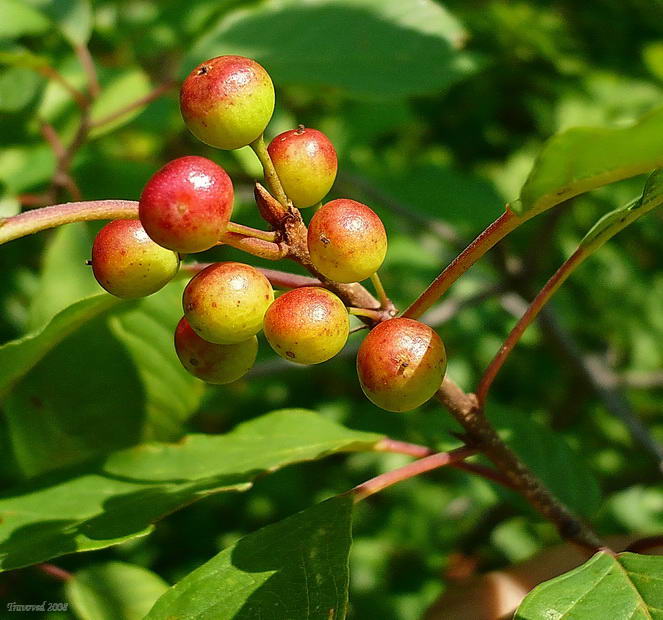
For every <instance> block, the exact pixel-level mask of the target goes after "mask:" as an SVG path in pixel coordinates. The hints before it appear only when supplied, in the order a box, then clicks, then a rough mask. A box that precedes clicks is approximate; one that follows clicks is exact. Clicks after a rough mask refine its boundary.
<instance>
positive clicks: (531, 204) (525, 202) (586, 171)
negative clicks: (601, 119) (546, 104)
mask: <svg viewBox="0 0 663 620" xmlns="http://www.w3.org/2000/svg"><path fill="white" fill-rule="evenodd" d="M662 136H663V108H658V109H656V110H654V111H653V112H651V113H649V114H647V115H646V116H644V117H643V118H641V119H640V120H639V121H638V122H637V123H635V124H633V125H630V126H628V127H591V128H590V127H577V128H574V129H569V130H567V131H564V132H562V133H560V134H558V135H556V136H553V137H552V138H551V139H550V140H548V142H547V143H546V144H545V145H544V147H543V149H542V150H541V152H540V154H539V156H538V157H537V159H536V160H535V162H534V166H533V168H532V170H531V172H530V174H529V176H528V177H527V180H526V181H525V185H523V187H522V189H521V190H520V198H519V200H517V201H515V202H513V203H512V205H511V208H512V209H513V210H514V211H516V212H517V213H519V214H528V215H532V214H535V213H540V212H541V211H545V210H546V209H549V208H550V207H554V206H555V205H557V204H559V203H561V202H564V201H565V200H568V199H569V198H572V197H573V196H577V195H578V194H582V193H583V192H587V191H589V190H591V189H595V188H597V187H601V186H603V185H607V184H608V183H614V182H615V181H619V180H621V179H625V178H628V177H632V176H636V175H638V174H644V173H646V172H649V171H651V170H654V169H655V168H660V167H663V140H662V139H661V137H662Z"/></svg>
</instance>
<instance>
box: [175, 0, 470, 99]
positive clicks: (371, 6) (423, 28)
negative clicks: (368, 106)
mask: <svg viewBox="0 0 663 620" xmlns="http://www.w3.org/2000/svg"><path fill="white" fill-rule="evenodd" d="M293 35H296V36H293ZM464 38H465V32H464V30H463V28H462V26H461V25H460V24H459V23H458V21H457V20H456V19H455V18H454V17H453V16H452V15H450V14H449V13H448V12H447V11H446V10H445V9H444V8H443V7H442V6H441V5H440V4H437V3H435V2H433V1H432V0H310V1H308V2H298V1H297V0H277V1H274V2H263V3H261V4H259V5H258V6H255V7H252V8H249V9H240V10H236V11H234V12H232V13H229V14H227V15H225V16H223V17H222V18H221V20H220V21H219V22H218V23H217V24H216V26H215V27H213V28H212V29H211V30H210V31H209V32H208V33H207V34H206V35H205V36H203V38H201V39H200V41H199V42H198V43H197V44H196V45H195V46H194V48H193V49H192V51H191V53H190V55H189V57H188V59H187V60H186V62H185V66H184V70H185V73H188V72H189V71H191V69H192V68H193V67H194V66H195V65H196V64H198V63H200V62H202V61H203V60H205V59H207V58H211V57H213V56H219V55H222V54H240V55H244V56H248V57H250V58H255V59H256V60H258V61H259V62H261V63H263V64H264V65H265V67H266V69H267V70H268V71H269V72H270V74H271V75H272V77H273V79H274V80H275V81H276V82H277V83H279V84H307V85H309V86H334V87H338V88H341V89H343V90H344V91H346V92H347V93H350V94H352V95H360V96H373V97H375V96H400V97H405V96H409V95H414V94H421V93H429V92H436V91H439V90H442V89H444V88H446V87H447V86H449V85H450V84H451V83H453V82H454V81H456V80H458V79H460V78H461V77H463V76H465V75H467V74H468V73H469V72H471V71H472V69H473V67H474V63H473V61H472V60H471V59H470V58H469V57H468V56H467V55H466V54H463V53H460V52H459V48H460V47H461V46H462V43H463V40H464Z"/></svg>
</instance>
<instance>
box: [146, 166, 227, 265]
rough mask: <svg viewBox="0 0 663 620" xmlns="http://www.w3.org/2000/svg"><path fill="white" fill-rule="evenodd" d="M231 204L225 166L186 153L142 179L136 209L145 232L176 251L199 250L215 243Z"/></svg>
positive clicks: (223, 227) (224, 223)
mask: <svg viewBox="0 0 663 620" xmlns="http://www.w3.org/2000/svg"><path fill="white" fill-rule="evenodd" d="M232 207H233V185H232V181H231V180H230V177H229V176H228V175H227V174H226V171H225V170H224V169H223V168H221V166H218V165H217V164H215V163H214V162H213V161H210V160H209V159H206V158H204V157H197V156H195V155H190V156H187V157H180V158H178V159H174V160H173V161H171V162H169V163H167V164H166V165H165V166H164V167H163V168H161V170H159V171H158V172H156V173H155V174H154V175H153V176H152V178H151V179H150V180H149V181H148V182H147V184H146V185H145V188H144V189H143V193H142V194H141V197H140V203H139V205H138V215H139V217H140V221H141V222H142V223H143V226H144V227H145V230H146V231H147V234H148V235H150V237H152V239H154V241H156V242H157V243H158V244H159V245H162V246H163V247H165V248H169V249H171V250H175V251H176V252H182V253H186V254H188V253H190V252H202V251H203V250H207V249H209V248H211V247H212V246H214V245H216V243H217V242H218V241H219V238H220V237H221V235H222V233H223V232H224V231H225V230H226V227H227V225H228V220H229V219H230V214H231V212H232Z"/></svg>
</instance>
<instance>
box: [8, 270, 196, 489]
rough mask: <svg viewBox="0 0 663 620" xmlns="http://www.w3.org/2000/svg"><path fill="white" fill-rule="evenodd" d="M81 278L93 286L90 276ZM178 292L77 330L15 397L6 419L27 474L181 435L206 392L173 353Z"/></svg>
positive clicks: (133, 304)
mask: <svg viewBox="0 0 663 620" xmlns="http://www.w3.org/2000/svg"><path fill="white" fill-rule="evenodd" d="M65 262H66V261H65ZM79 264H80V265H83V262H82V261H79ZM83 268H84V269H88V268H87V267H85V266H83ZM63 272H66V270H63ZM86 277H87V278H89V279H90V281H93V278H92V275H91V274H90V273H89V272H86ZM184 285H185V282H184V281H182V280H178V281H175V282H172V283H170V284H169V285H168V286H166V287H165V288H164V289H162V290H161V291H159V292H158V293H155V294H154V295H151V296H149V297H146V298H144V299H141V300H134V301H125V302H124V303H122V302H120V303H118V304H117V305H116V307H115V308H114V309H113V310H112V311H110V312H109V313H108V314H106V315H105V316H103V317H100V318H99V319H97V320H95V321H92V322H91V323H89V324H87V325H83V326H80V329H79V330H78V331H77V332H76V333H73V334H72V335H70V336H69V337H68V338H67V339H66V340H64V341H62V342H61V343H60V344H59V346H58V347H56V348H55V349H53V350H52V351H50V352H49V353H48V355H47V356H45V357H44V358H43V359H41V360H39V363H38V364H37V365H35V366H34V368H32V369H31V370H30V372H29V373H28V374H27V375H26V376H25V377H24V378H23V380H22V381H21V382H20V383H19V384H18V385H17V386H16V387H15V388H14V390H13V392H12V393H11V394H10V395H9V396H8V398H7V401H6V404H5V414H6V418H7V422H8V425H9V430H10V436H11V439H12V446H13V448H14V454H15V456H16V459H17V461H18V463H19V465H20V466H21V469H22V471H23V472H24V473H25V474H26V475H28V476H35V475H37V474H40V473H42V472H44V471H48V470H50V469H54V468H57V467H62V466H65V465H71V464H74V463H78V462H81V461H84V460H87V459H89V458H91V457H94V456H98V455H101V454H107V453H108V452H110V451H111V450H117V449H119V448H124V447H127V446H131V445H134V444H137V443H140V442H142V441H145V440H159V441H171V440H174V439H177V438H178V437H179V436H180V435H181V433H182V423H183V422H184V421H185V420H186V419H187V418H188V417H189V416H190V415H191V414H192V413H193V412H194V411H195V410H196V408H197V407H198V404H199V402H200V398H201V397H202V393H203V389H204V384H203V383H202V382H201V381H199V380H198V379H196V378H195V377H193V376H191V375H190V374H189V373H187V372H186V371H185V370H184V369H183V368H182V365H181V363H180V362H179V360H178V358H177V355H176V353H175V350H174V347H173V332H174V330H175V326H176V325H177V322H178V320H179V319H180V316H181V301H180V300H181V296H182V290H183V288H184ZM95 286H96V285H95ZM105 296H106V297H110V296H109V295H105ZM111 299H112V298H111ZM109 387H110V388H111V389H110V390H109ZM110 420H112V423H111V424H109V421H110ZM99 427H105V429H106V430H105V432H103V433H100V432H99V430H98V429H99Z"/></svg>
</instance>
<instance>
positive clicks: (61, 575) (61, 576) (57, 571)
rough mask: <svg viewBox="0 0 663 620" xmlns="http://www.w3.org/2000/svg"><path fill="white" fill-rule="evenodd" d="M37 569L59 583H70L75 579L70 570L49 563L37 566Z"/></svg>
mask: <svg viewBox="0 0 663 620" xmlns="http://www.w3.org/2000/svg"><path fill="white" fill-rule="evenodd" d="M35 568H36V569H37V570H38V571H40V572H42V573H43V574H44V575H48V576H49V577H52V578H53V579H57V580H58V581H69V580H70V579H73V577H74V576H73V575H72V574H71V573H70V572H69V571H68V570H65V569H64V568H60V567H59V566H56V565H55V564H49V563H47V562H44V563H43V564H37V566H35Z"/></svg>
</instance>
